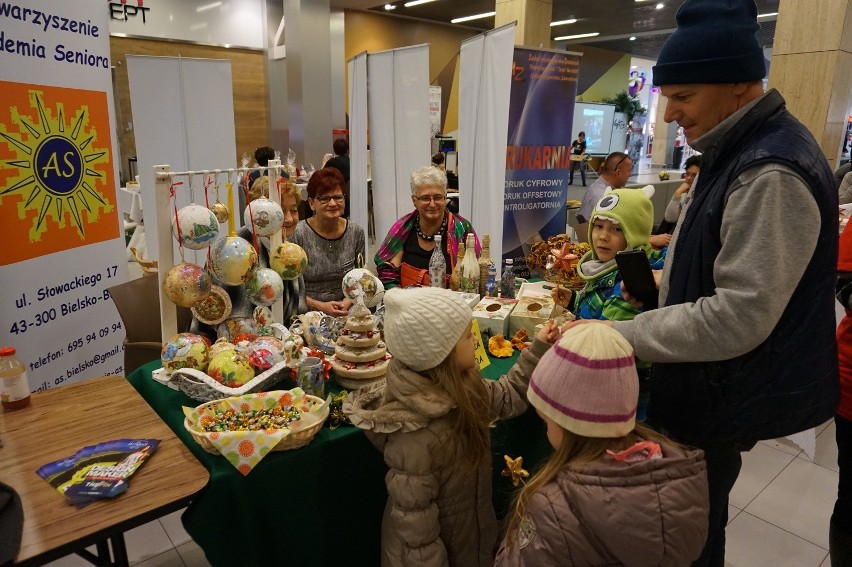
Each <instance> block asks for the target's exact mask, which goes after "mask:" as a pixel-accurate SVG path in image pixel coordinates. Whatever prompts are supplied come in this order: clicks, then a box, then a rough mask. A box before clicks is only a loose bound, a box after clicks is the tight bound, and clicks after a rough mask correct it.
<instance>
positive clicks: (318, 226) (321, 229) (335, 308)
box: [290, 167, 365, 317]
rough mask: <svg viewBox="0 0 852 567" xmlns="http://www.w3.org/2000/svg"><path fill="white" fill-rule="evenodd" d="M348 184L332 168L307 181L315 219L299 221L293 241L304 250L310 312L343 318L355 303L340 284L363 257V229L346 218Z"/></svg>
mask: <svg viewBox="0 0 852 567" xmlns="http://www.w3.org/2000/svg"><path fill="white" fill-rule="evenodd" d="M345 202H346V183H345V181H344V180H343V175H341V173H340V172H339V171H338V170H336V169H334V168H333V167H324V168H322V169H319V170H317V171H316V172H314V174H313V175H311V177H310V179H309V180H308V205H309V206H310V207H311V210H312V211H313V212H314V216H312V217H311V218H309V219H307V220H303V221H299V224H298V225H296V231H295V232H294V233H293V236H292V237H291V238H290V242H294V243H296V244H298V245H299V246H301V247H302V248H304V249H305V252H306V253H307V255H308V267H307V268H306V269H305V273H304V276H305V293H306V296H307V297H306V302H307V306H308V309H309V310H313V311H322V312H323V313H326V314H328V315H333V316H335V317H342V316H344V315H346V314H347V313H349V308H350V307H351V306H352V300H350V299H349V298H346V297H344V296H343V289H342V287H341V283H340V282H341V281H342V280H343V276H344V275H345V274H346V272H348V271H349V270H351V269H353V268H354V267H355V261H356V259H357V258H358V255H359V254H360V255H361V257H362V258H363V257H364V254H365V248H364V229H363V228H361V227H360V226H358V225H357V224H355V223H353V222H351V221H349V220H347V219H345V218H343V207H344V203H345Z"/></svg>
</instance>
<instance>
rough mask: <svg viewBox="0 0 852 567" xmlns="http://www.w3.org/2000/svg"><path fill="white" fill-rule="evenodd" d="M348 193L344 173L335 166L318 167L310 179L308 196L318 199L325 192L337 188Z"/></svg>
mask: <svg viewBox="0 0 852 567" xmlns="http://www.w3.org/2000/svg"><path fill="white" fill-rule="evenodd" d="M338 188H339V189H340V192H341V193H343V194H344V195H346V180H345V179H343V174H342V173H340V171H339V170H337V169H335V168H333V167H324V168H322V169H318V170H317V171H315V172H314V174H313V175H311V178H310V179H308V197H310V198H311V199H316V198H317V197H318V196H320V195H324V194H325V193H331V192H332V191H335V190H337V189H338Z"/></svg>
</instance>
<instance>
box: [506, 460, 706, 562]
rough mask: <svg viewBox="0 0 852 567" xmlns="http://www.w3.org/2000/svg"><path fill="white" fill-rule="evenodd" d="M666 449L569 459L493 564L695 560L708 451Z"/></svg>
mask: <svg viewBox="0 0 852 567" xmlns="http://www.w3.org/2000/svg"><path fill="white" fill-rule="evenodd" d="M662 449H663V458H662V459H659V460H649V461H642V462H638V463H621V462H617V461H615V460H614V459H612V458H610V457H608V456H607V457H604V458H602V459H600V460H598V461H595V462H594V463H590V464H587V465H582V466H578V467H572V466H566V467H565V468H564V469H562V471H560V472H559V474H558V475H557V477H556V479H554V480H553V481H551V482H550V483H548V484H546V485H545V486H544V487H543V488H542V490H541V491H539V492H537V493H536V494H535V495H533V497H532V498H531V499H530V501H529V505H528V507H527V514H526V516H525V517H524V519H523V520H522V521H521V526H520V527H519V529H518V531H517V533H516V534H515V535H516V539H515V540H514V542H513V543H512V544H510V545H509V546H508V547H503V548H501V549H500V552H499V553H498V554H497V562H496V563H495V567H508V566H512V567H515V566H518V567H557V566H558V567H582V566H600V565H626V566H630V567H651V566H661V565H664V566H679V565H689V564H691V563H692V562H693V561H694V560H695V559H697V558H698V556H699V555H700V554H701V550H702V548H703V547H704V541H705V539H706V538H707V510H708V494H707V466H706V463H705V462H704V454H703V453H702V452H701V451H697V450H688V451H684V450H682V449H680V448H678V447H675V446H672V445H666V444H663V446H662Z"/></svg>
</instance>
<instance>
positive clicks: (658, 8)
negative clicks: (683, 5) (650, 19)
mask: <svg viewBox="0 0 852 567" xmlns="http://www.w3.org/2000/svg"><path fill="white" fill-rule="evenodd" d="M665 7H666V5H665V4H663V3H662V2H660V3H659V4H657V5H656V6H655V8H657V10H662V9H663V8H665Z"/></svg>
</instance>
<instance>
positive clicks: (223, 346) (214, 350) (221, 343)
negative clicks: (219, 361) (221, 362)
mask: <svg viewBox="0 0 852 567" xmlns="http://www.w3.org/2000/svg"><path fill="white" fill-rule="evenodd" d="M226 350H237V345H235V344H234V343H232V342H230V341H228V339H217V340H216V342H215V343H213V344H212V345H210V348H209V349H207V354H208V355H209V356H210V359H211V360H212V359H213V357H214V356H216V355H217V354H219V353H220V352H225V351H226Z"/></svg>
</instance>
